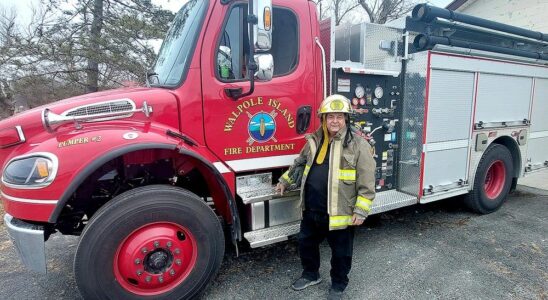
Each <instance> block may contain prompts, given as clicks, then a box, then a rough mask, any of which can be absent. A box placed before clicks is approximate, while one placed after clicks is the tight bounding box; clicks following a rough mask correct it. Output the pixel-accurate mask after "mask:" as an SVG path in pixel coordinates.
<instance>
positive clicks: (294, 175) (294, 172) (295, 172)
mask: <svg viewBox="0 0 548 300" xmlns="http://www.w3.org/2000/svg"><path fill="white" fill-rule="evenodd" d="M305 166H306V159H305V158H301V157H298V158H297V159H296V160H295V165H294V166H293V168H292V169H291V170H289V173H288V174H287V176H289V178H290V179H291V182H292V183H291V185H290V186H289V187H288V190H295V189H298V188H299V187H300V186H301V182H302V179H303V173H304V168H305Z"/></svg>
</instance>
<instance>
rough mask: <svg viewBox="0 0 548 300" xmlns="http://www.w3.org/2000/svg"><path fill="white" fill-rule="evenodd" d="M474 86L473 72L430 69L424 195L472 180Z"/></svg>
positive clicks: (457, 186)
mask: <svg viewBox="0 0 548 300" xmlns="http://www.w3.org/2000/svg"><path fill="white" fill-rule="evenodd" d="M474 86H475V74H474V73H473V72H458V71H446V70H437V69H432V70H431V72H430V81H429V90H428V91H427V93H428V98H427V99H428V100H427V101H428V102H427V105H428V106H427V117H426V132H425V134H426V143H425V145H424V173H423V184H422V188H423V191H424V194H428V193H436V192H440V191H447V190H451V189H454V188H459V187H461V186H462V185H463V184H465V182H466V181H467V180H468V176H467V173H468V172H467V169H468V160H469V159H468V155H469V140H470V134H471V128H470V127H471V123H472V120H471V118H472V105H473V100H474Z"/></svg>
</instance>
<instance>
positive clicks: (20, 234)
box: [4, 214, 46, 274]
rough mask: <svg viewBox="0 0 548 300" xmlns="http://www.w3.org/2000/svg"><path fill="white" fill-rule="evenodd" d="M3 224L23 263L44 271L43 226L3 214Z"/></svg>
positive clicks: (31, 268)
mask: <svg viewBox="0 0 548 300" xmlns="http://www.w3.org/2000/svg"><path fill="white" fill-rule="evenodd" d="M4 224H6V228H7V229H8V233H9V235H10V238H11V241H12V242H13V244H14V246H15V250H16V251H17V254H19V257H20V258H21V261H22V262H23V265H25V267H27V268H28V269H30V270H32V271H36V272H40V273H44V274H45V273H46V249H45V239H44V227H43V226H40V225H35V224H30V223H27V222H24V221H21V220H19V219H15V218H13V217H12V216H11V215H9V214H5V215H4Z"/></svg>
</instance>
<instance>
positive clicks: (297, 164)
mask: <svg viewBox="0 0 548 300" xmlns="http://www.w3.org/2000/svg"><path fill="white" fill-rule="evenodd" d="M309 152H310V146H309V144H308V142H307V143H306V144H305V145H304V147H303V148H302V149H301V152H300V153H299V156H297V158H295V161H293V165H291V166H290V167H289V170H287V171H285V173H283V174H282V177H280V179H279V180H278V181H279V182H280V183H281V184H282V185H283V186H284V187H285V188H289V187H290V186H291V185H297V186H298V185H299V184H300V182H298V180H295V179H296V178H302V176H303V175H302V172H304V166H305V165H306V158H307V157H308V153H309ZM295 172H297V173H300V176H298V175H299V174H295Z"/></svg>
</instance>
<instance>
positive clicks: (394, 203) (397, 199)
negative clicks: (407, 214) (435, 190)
mask: <svg viewBox="0 0 548 300" xmlns="http://www.w3.org/2000/svg"><path fill="white" fill-rule="evenodd" d="M417 203H419V200H418V198H417V197H416V196H412V195H409V194H406V193H402V192H398V191H396V190H390V191H385V192H380V193H377V195H376V196H375V200H373V207H372V208H371V213H370V214H371V215H373V214H378V213H382V212H385V211H389V210H393V209H396V208H400V207H404V206H410V205H413V204H417Z"/></svg>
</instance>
